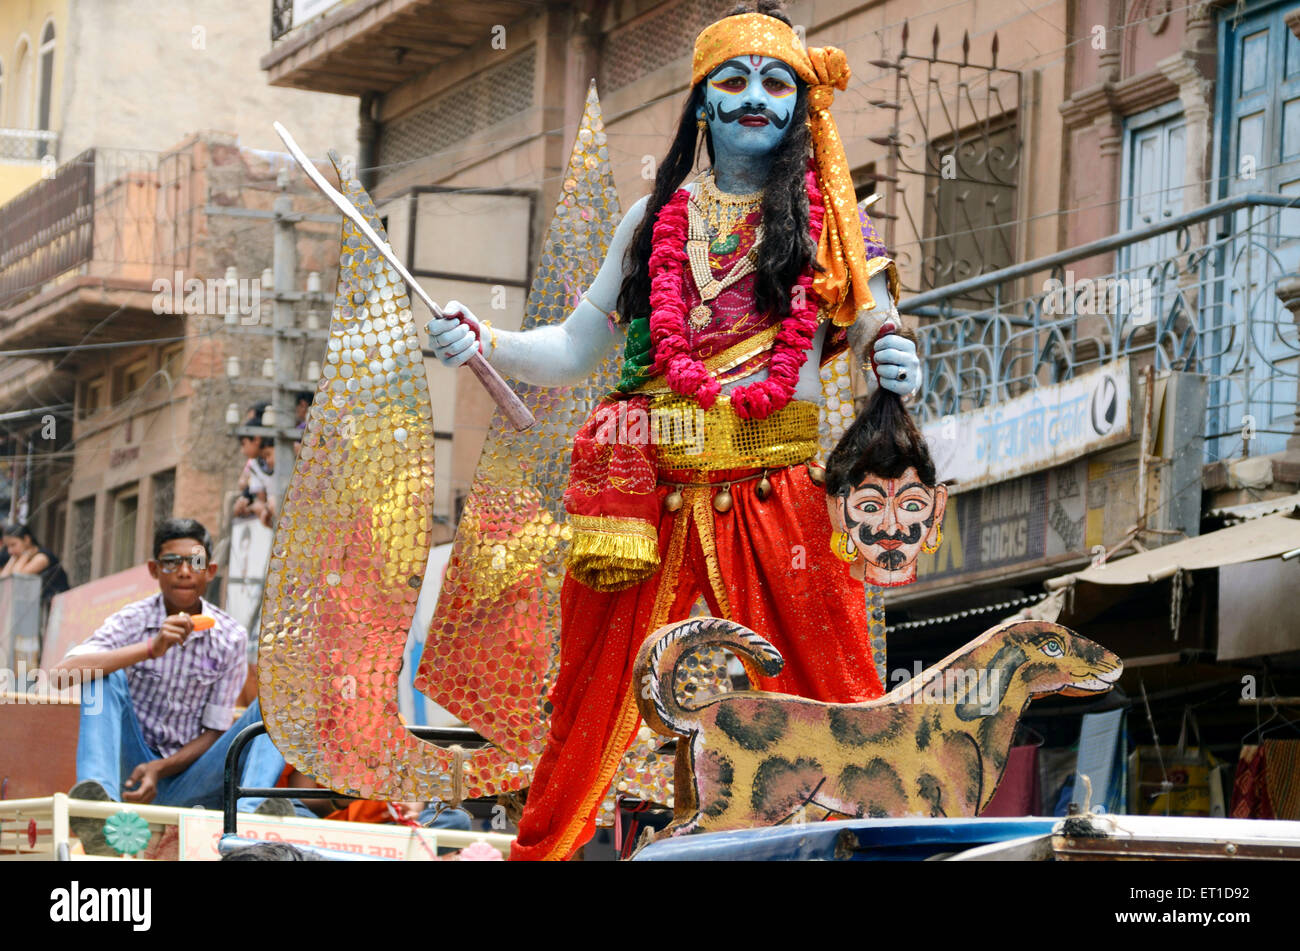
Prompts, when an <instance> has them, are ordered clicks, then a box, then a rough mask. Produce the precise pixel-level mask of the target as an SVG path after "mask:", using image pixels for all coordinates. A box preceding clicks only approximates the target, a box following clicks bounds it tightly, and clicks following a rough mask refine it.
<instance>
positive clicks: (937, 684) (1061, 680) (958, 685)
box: [635, 617, 1123, 835]
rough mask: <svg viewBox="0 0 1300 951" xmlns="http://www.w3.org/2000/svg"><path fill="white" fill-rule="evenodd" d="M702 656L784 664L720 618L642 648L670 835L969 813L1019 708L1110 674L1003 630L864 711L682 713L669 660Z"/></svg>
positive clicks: (1075, 643)
mask: <svg viewBox="0 0 1300 951" xmlns="http://www.w3.org/2000/svg"><path fill="white" fill-rule="evenodd" d="M706 645H707V646H709V647H715V648H716V647H725V648H727V649H728V650H731V651H733V652H735V653H737V654H740V655H742V656H744V657H745V658H746V659H747V660H749V661H750V662H752V663H753V664H754V665H756V666H757V667H758V668H759V669H760V670H761V671H762V672H763V674H765V675H766V676H769V677H771V676H775V675H776V674H777V673H778V672H779V671H780V670H781V667H782V666H783V664H784V661H783V660H782V658H781V655H780V654H779V653H778V652H777V650H776V648H774V647H773V646H772V645H771V644H769V643H768V642H767V641H765V640H764V639H763V638H761V637H759V635H757V634H755V633H754V632H753V631H751V630H749V629H748V628H746V627H744V626H742V625H740V624H737V623H735V622H733V621H727V620H723V619H721V618H714V617H704V618H694V619H691V620H689V621H681V622H679V623H676V624H670V625H668V626H667V627H663V628H660V629H659V630H658V631H656V632H655V633H654V634H652V635H651V636H650V637H649V638H647V639H646V642H645V643H644V644H643V645H642V647H641V650H640V652H639V653H638V654H637V659H636V666H635V676H636V681H635V682H636V683H638V684H643V685H644V689H642V690H641V691H640V692H639V695H638V697H639V699H638V703H639V705H640V708H641V715H642V717H643V718H644V719H645V721H646V723H647V724H649V725H650V727H651V728H652V729H654V730H656V731H657V732H659V733H662V734H665V735H668V736H678V737H680V738H681V739H680V740H679V741H678V744H677V760H676V764H675V774H674V819H673V822H672V823H671V824H670V825H669V826H668V828H667V829H666V830H665V833H666V834H669V835H682V834H687V833H692V832H720V831H723V830H727V829H744V828H750V827H753V826H769V825H779V824H781V823H784V822H788V821H790V820H792V819H795V820H796V821H798V820H799V818H800V817H803V816H806V817H808V818H821V817H823V816H826V815H833V816H836V817H841V818H842V817H855V818H856V817H887V816H894V817H902V816H949V817H955V816H974V815H978V814H979V812H980V810H982V809H983V808H984V807H985V806H986V805H987V804H988V802H989V800H990V799H992V798H993V794H994V792H995V791H996V790H997V786H998V782H999V781H1000V780H1001V777H1002V771H1003V769H1004V768H1005V766H1006V761H1007V753H1008V751H1009V750H1010V748H1011V742H1012V738H1013V736H1014V734H1015V730H1016V723H1017V722H1018V721H1019V719H1020V715H1021V714H1022V713H1023V712H1024V709H1025V707H1026V706H1028V705H1029V702H1030V701H1031V700H1033V699H1035V698H1037V697H1045V696H1049V695H1051V694H1062V695H1065V696H1090V695H1095V694H1100V693H1105V692H1106V691H1108V690H1110V689H1111V688H1112V687H1113V686H1114V685H1115V682H1116V681H1117V680H1118V678H1119V675H1120V673H1121V672H1122V670H1123V664H1122V663H1121V661H1120V659H1119V658H1118V657H1117V656H1115V655H1114V654H1113V653H1111V652H1110V651H1108V650H1106V649H1105V648H1104V647H1101V646H1100V645H1098V644H1095V643H1093V642H1092V641H1090V640H1088V639H1087V638H1084V637H1081V636H1079V635H1078V634H1076V633H1074V632H1073V631H1071V630H1068V629H1067V628H1064V627H1061V626H1060V625H1059V624H1053V623H1050V622H1048V621H1008V622H1006V623H1003V624H999V625H997V626H996V627H993V628H990V629H989V630H988V631H986V632H984V633H983V634H981V635H980V636H979V637H977V638H976V639H975V640H973V641H971V642H970V643H969V644H967V645H965V646H964V647H962V648H961V649H960V650H957V651H955V652H954V653H952V654H950V655H949V656H948V657H946V658H944V659H943V660H942V661H940V662H939V663H938V664H936V665H934V666H933V667H930V668H928V669H927V670H925V671H922V672H921V674H919V675H918V676H916V677H914V678H912V679H911V680H909V681H908V682H907V683H904V684H901V685H899V686H898V687H896V688H894V689H893V690H892V691H890V692H889V693H888V694H886V695H885V696H883V697H881V698H879V699H877V700H871V701H867V702H865V703H854V704H832V703H823V702H821V701H817V700H808V699H805V698H802V697H793V696H788V695H785V694H776V693H763V692H758V691H737V692H735V693H727V694H722V695H720V696H716V697H713V698H710V699H709V700H708V701H706V702H705V703H703V704H701V705H700V706H698V707H685V706H683V705H682V704H681V703H680V702H679V701H678V699H677V697H676V696H675V694H674V691H673V678H674V673H675V670H676V667H677V663H678V661H679V660H680V659H681V658H683V657H684V656H685V655H686V654H688V653H690V652H692V651H694V650H697V649H699V648H701V647H704V646H706ZM810 810H815V811H810Z"/></svg>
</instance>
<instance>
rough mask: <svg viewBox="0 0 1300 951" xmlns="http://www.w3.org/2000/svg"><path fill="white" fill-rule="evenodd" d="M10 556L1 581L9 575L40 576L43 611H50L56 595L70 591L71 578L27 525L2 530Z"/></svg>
mask: <svg viewBox="0 0 1300 951" xmlns="http://www.w3.org/2000/svg"><path fill="white" fill-rule="evenodd" d="M0 531H2V532H3V535H2V536H0V537H2V538H3V540H4V547H5V552H6V554H7V556H8V558H7V560H6V561H5V563H4V567H2V568H0V578H5V577H8V576H9V575H38V576H39V577H40V579H41V608H42V610H48V609H49V606H50V601H51V600H52V599H53V598H54V596H55V595H56V594H61V593H62V592H64V591H67V590H68V587H69V586H68V574H67V572H66V571H64V570H63V566H62V565H61V564H59V559H58V558H57V557H56V556H55V554H54V552H52V551H50V550H49V549H48V548H42V547H41V546H40V543H39V542H37V541H36V536H35V535H33V534H32V532H31V529H30V528H28V527H27V526H26V525H20V524H16V523H11V524H9V525H6V526H5V527H4V528H3V529H0Z"/></svg>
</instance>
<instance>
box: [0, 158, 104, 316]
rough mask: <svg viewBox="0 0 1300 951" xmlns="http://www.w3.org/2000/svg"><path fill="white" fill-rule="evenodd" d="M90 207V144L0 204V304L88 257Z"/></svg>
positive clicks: (92, 199)
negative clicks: (48, 174)
mask: <svg viewBox="0 0 1300 951" xmlns="http://www.w3.org/2000/svg"><path fill="white" fill-rule="evenodd" d="M94 208H95V152H94V150H93V149H88V150H87V151H85V152H82V153H81V154H80V155H79V156H77V158H76V159H75V160H73V161H72V162H69V163H68V164H67V165H65V166H63V167H62V168H60V169H58V171H56V172H55V173H54V175H53V176H52V177H51V178H48V179H45V180H44V181H41V182H38V183H37V184H35V185H33V186H32V187H31V188H29V189H27V191H25V192H23V193H22V194H21V195H19V196H18V197H17V198H15V199H14V200H13V201H11V202H9V203H8V204H6V205H4V206H3V207H0V307H7V306H8V305H9V304H10V303H12V302H13V301H14V300H16V299H18V298H20V297H23V296H26V295H28V294H30V293H34V292H35V291H37V290H39V289H40V287H41V285H42V284H43V283H44V282H46V281H48V280H50V279H51V278H54V277H57V276H58V275H59V274H62V273H63V272H64V271H67V270H68V269H70V268H73V267H76V266H77V265H79V264H83V263H85V262H86V261H89V260H90V257H91V254H92V251H93V249H94Z"/></svg>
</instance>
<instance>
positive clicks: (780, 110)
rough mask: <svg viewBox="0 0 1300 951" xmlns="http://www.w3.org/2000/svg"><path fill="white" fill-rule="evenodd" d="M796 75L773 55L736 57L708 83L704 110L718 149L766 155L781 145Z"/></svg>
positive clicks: (752, 154)
mask: <svg viewBox="0 0 1300 951" xmlns="http://www.w3.org/2000/svg"><path fill="white" fill-rule="evenodd" d="M796 82H797V79H796V77H795V74H794V70H793V69H791V68H790V67H789V66H787V65H786V64H785V63H783V62H781V60H779V59H775V58H774V57H771V56H753V55H749V56H737V57H736V58H734V59H729V60H727V61H726V62H725V63H723V64H722V65H721V66H719V67H718V68H717V69H715V70H714V71H713V72H711V73H710V74H709V75H708V77H707V78H706V79H705V80H704V111H705V117H706V118H707V119H708V122H709V131H710V132H711V133H712V134H713V148H714V149H715V150H716V151H717V152H719V153H721V154H723V155H737V156H750V157H754V156H761V155H766V154H767V153H768V152H771V151H772V150H773V149H775V148H776V147H777V145H779V144H780V142H781V140H782V139H783V138H784V137H785V134H786V132H787V131H788V130H789V128H790V120H791V118H792V117H793V115H794V104H795V99H796V96H795V93H796V92H797V87H796V85H795V83H796Z"/></svg>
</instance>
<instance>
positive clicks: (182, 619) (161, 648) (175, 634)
mask: <svg viewBox="0 0 1300 951" xmlns="http://www.w3.org/2000/svg"><path fill="white" fill-rule="evenodd" d="M193 632H194V622H193V621H191V620H190V616H189V615H188V614H186V613H185V612H183V611H182V612H181V613H180V614H173V615H171V616H169V617H168V618H167V619H166V620H164V621H163V623H162V628H161V629H160V630H159V631H158V634H157V636H155V637H154V639H153V641H151V642H150V644H149V656H150V657H151V658H153V659H154V660H157V659H158V658H159V657H161V656H162V655H163V654H165V653H167V652H168V651H169V650H171V649H172V648H173V647H178V646H180V645H181V644H184V643H185V638H187V637H189V636H190V634H192V633H193Z"/></svg>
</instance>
